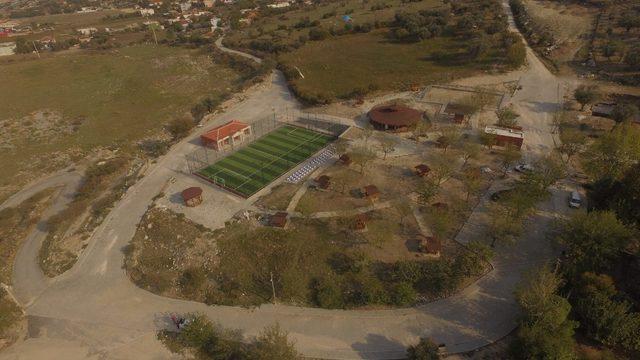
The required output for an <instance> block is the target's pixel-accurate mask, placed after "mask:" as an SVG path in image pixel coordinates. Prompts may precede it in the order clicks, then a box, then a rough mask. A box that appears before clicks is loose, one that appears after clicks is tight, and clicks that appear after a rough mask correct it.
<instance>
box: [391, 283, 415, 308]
mask: <svg viewBox="0 0 640 360" xmlns="http://www.w3.org/2000/svg"><path fill="white" fill-rule="evenodd" d="M417 297H418V293H417V292H416V290H415V289H414V288H413V285H411V284H410V283H408V282H401V283H399V284H396V286H394V288H393V292H392V294H391V301H392V302H393V304H394V305H397V306H407V305H411V304H413V303H414V302H415V301H416V298H417Z"/></svg>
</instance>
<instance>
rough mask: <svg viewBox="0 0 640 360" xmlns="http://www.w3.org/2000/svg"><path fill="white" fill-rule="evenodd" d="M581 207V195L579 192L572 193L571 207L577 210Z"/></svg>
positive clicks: (570, 198) (570, 197)
mask: <svg viewBox="0 0 640 360" xmlns="http://www.w3.org/2000/svg"><path fill="white" fill-rule="evenodd" d="M580 205H582V197H581V196H580V193H579V192H577V191H572V192H571V195H570V196H569V206H570V207H572V208H574V209H577V208H579V207H580Z"/></svg>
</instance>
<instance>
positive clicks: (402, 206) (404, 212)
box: [394, 199, 413, 226]
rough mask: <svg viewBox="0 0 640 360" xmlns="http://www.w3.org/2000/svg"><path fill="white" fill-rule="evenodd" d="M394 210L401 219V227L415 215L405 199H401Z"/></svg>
mask: <svg viewBox="0 0 640 360" xmlns="http://www.w3.org/2000/svg"><path fill="white" fill-rule="evenodd" d="M394 208H395V210H396V212H397V213H398V216H399V217H400V226H404V219H405V218H406V217H407V216H409V215H411V213H413V209H412V208H411V205H409V203H408V202H407V201H406V200H405V199H401V200H400V201H398V202H396V203H395V205H394Z"/></svg>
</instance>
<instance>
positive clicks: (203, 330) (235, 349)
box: [158, 314, 299, 360]
mask: <svg viewBox="0 0 640 360" xmlns="http://www.w3.org/2000/svg"><path fill="white" fill-rule="evenodd" d="M185 318H186V319H187V323H186V325H184V326H183V327H182V328H181V329H180V331H178V332H173V331H169V330H161V331H160V332H158V339H159V340H160V341H162V342H163V343H164V345H165V346H166V347H167V349H169V350H170V351H171V352H173V353H177V354H183V355H184V354H185V353H190V354H193V355H194V357H195V358H196V359H201V360H228V359H234V360H295V359H298V358H299V355H298V353H297V352H296V350H295V347H294V344H293V343H292V342H291V341H290V340H289V339H288V336H287V333H286V332H284V331H283V330H282V329H281V328H280V326H279V325H277V324H276V325H274V326H270V327H267V328H265V329H264V330H263V331H262V332H261V333H260V334H259V335H258V336H257V337H256V338H255V339H252V340H251V341H250V342H245V341H244V337H243V336H242V333H241V332H240V331H237V330H229V329H225V328H223V327H221V326H220V325H217V324H214V323H212V322H211V321H210V320H209V319H207V317H206V316H204V315H202V314H187V315H186V317H185Z"/></svg>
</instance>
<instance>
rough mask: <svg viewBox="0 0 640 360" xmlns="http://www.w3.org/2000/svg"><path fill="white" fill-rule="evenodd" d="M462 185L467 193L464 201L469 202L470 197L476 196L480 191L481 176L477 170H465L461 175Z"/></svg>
mask: <svg viewBox="0 0 640 360" xmlns="http://www.w3.org/2000/svg"><path fill="white" fill-rule="evenodd" d="M462 185H464V189H465V192H466V193H467V195H466V198H465V201H467V202H468V201H469V198H470V197H471V195H476V194H477V193H478V192H479V191H480V189H482V175H481V173H480V171H479V169H477V168H474V169H467V170H465V171H464V173H463V174H462Z"/></svg>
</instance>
